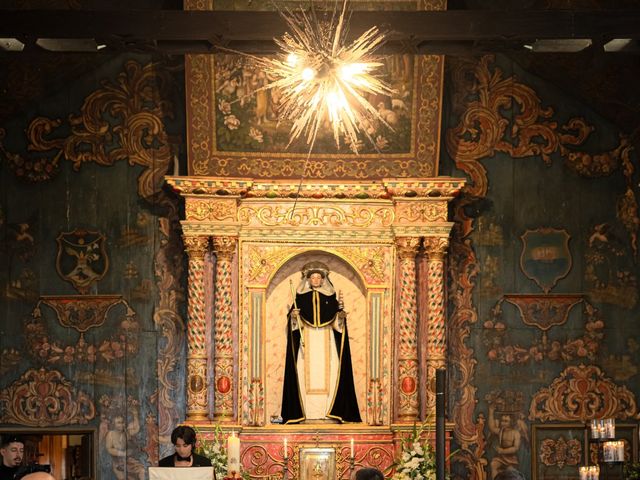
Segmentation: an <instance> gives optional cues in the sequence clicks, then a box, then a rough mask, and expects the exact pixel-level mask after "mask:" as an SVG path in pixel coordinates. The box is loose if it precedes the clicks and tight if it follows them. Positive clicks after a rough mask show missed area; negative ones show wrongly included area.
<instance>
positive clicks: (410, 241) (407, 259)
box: [396, 237, 420, 421]
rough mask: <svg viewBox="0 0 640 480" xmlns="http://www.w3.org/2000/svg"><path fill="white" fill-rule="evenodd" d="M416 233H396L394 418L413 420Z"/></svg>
mask: <svg viewBox="0 0 640 480" xmlns="http://www.w3.org/2000/svg"><path fill="white" fill-rule="evenodd" d="M419 245H420V238H418V237H398V238H396V247H397V251H398V262H399V267H400V272H399V279H398V290H399V309H398V314H399V318H398V323H397V325H398V332H399V342H398V375H397V379H398V411H397V414H398V419H399V420H401V421H415V420H416V419H417V418H418V414H419V408H418V407H419V405H418V308H417V305H418V304H417V301H416V298H417V297H416V254H417V253H418V247H419Z"/></svg>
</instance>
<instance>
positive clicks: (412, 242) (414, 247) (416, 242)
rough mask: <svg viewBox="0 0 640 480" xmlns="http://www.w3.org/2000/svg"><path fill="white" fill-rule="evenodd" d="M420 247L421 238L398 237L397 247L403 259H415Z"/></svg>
mask: <svg viewBox="0 0 640 480" xmlns="http://www.w3.org/2000/svg"><path fill="white" fill-rule="evenodd" d="M419 246H420V237H398V238H396V247H397V248H398V255H399V256H400V257H401V258H404V257H415V256H416V254H417V253H418V247H419Z"/></svg>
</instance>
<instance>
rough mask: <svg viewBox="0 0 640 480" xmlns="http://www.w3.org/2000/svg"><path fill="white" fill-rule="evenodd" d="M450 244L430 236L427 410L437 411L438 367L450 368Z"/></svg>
mask: <svg viewBox="0 0 640 480" xmlns="http://www.w3.org/2000/svg"><path fill="white" fill-rule="evenodd" d="M448 246H449V239H448V238H446V237H426V238H425V239H424V250H425V253H426V255H427V265H428V266H427V298H428V313H427V332H428V335H427V399H426V400H427V413H428V414H432V415H435V411H436V370H437V369H439V368H443V369H444V368H446V360H447V334H446V323H445V317H444V298H445V291H444V288H445V281H444V278H445V275H444V256H445V253H446V251H447V247H448Z"/></svg>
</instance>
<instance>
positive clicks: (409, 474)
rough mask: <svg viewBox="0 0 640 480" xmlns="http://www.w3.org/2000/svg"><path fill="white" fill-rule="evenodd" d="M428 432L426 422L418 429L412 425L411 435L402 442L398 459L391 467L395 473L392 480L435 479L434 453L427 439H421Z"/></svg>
mask: <svg viewBox="0 0 640 480" xmlns="http://www.w3.org/2000/svg"><path fill="white" fill-rule="evenodd" d="M428 430H429V428H428V425H427V424H426V422H425V423H423V424H422V425H420V427H419V428H418V427H417V426H416V425H415V424H414V425H413V431H412V432H411V435H410V436H409V437H408V438H405V439H404V440H402V451H401V452H400V458H399V459H398V460H397V461H396V462H395V463H394V464H393V465H392V467H393V468H394V471H395V473H394V474H393V476H392V477H391V479H392V480H435V479H436V455H435V451H434V449H433V447H432V446H431V444H430V443H429V439H428V438H426V439H423V438H422V436H423V433H425V431H426V432H428Z"/></svg>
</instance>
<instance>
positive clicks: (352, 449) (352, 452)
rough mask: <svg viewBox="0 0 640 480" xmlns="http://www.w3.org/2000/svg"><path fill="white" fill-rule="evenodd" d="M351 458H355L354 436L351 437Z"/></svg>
mask: <svg viewBox="0 0 640 480" xmlns="http://www.w3.org/2000/svg"><path fill="white" fill-rule="evenodd" d="M351 458H354V444H353V438H352V439H351Z"/></svg>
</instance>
